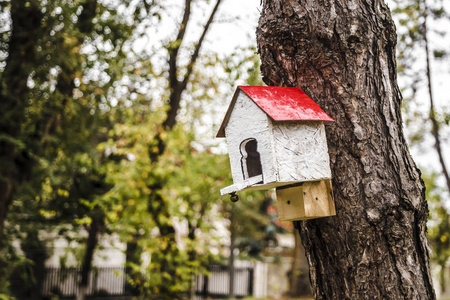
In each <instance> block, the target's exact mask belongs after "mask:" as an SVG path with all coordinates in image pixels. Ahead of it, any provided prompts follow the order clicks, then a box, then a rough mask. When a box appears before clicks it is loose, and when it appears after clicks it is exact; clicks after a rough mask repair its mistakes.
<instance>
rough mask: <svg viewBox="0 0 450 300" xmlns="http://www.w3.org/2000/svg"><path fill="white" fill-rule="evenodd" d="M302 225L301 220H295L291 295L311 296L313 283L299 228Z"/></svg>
mask: <svg viewBox="0 0 450 300" xmlns="http://www.w3.org/2000/svg"><path fill="white" fill-rule="evenodd" d="M299 226H300V222H299V221H294V228H295V230H294V239H295V247H294V251H293V252H294V253H293V255H294V257H293V261H292V270H291V278H290V281H291V282H290V285H289V286H290V287H289V295H290V296H291V297H299V296H302V297H311V285H310V284H309V280H308V279H309V277H308V265H307V264H308V262H307V261H306V257H305V249H303V245H302V239H301V238H300V233H299V231H298V230H297V229H298V228H299Z"/></svg>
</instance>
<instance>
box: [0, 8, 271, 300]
mask: <svg viewBox="0 0 450 300" xmlns="http://www.w3.org/2000/svg"><path fill="white" fill-rule="evenodd" d="M0 10H1V11H0V23H1V25H2V28H5V31H2V33H1V34H0V93H1V97H2V101H1V104H0V110H1V112H2V118H1V120H0V129H1V131H0V144H1V146H2V147H3V146H5V147H4V148H2V150H1V151H0V167H1V169H0V171H1V176H4V175H5V174H6V175H8V176H10V177H9V178H7V179H5V181H7V182H8V183H9V182H11V183H13V185H14V190H15V193H14V196H13V197H12V200H11V203H10V204H7V209H8V210H9V214H8V217H7V220H6V223H5V230H4V233H5V235H4V237H3V238H2V245H1V246H2V252H1V255H2V257H1V259H2V261H1V268H0V269H1V270H2V272H3V273H1V274H0V280H1V281H0V286H1V288H2V289H3V290H0V293H4V295H7V294H8V293H9V292H10V291H9V290H8V280H7V278H8V277H11V276H12V275H14V276H15V275H17V276H19V277H20V278H21V282H22V283H28V284H29V286H26V287H25V285H24V290H26V292H27V293H29V294H28V295H30V294H32V293H36V290H35V289H36V288H37V287H38V282H39V280H40V279H42V278H40V277H42V276H40V275H42V274H38V273H37V272H38V268H39V266H43V262H44V261H45V259H47V258H48V257H50V256H51V255H52V254H53V253H52V252H51V250H50V251H47V249H51V248H52V246H53V243H54V241H55V239H57V238H64V239H65V240H66V241H67V242H68V244H69V245H71V247H72V249H70V250H68V253H66V256H63V257H61V264H62V265H65V264H67V263H68V262H67V257H68V254H69V251H70V252H71V253H72V254H74V256H75V257H76V259H77V263H79V264H81V261H82V260H83V257H86V252H87V250H86V249H87V247H86V245H87V244H86V243H87V240H88V239H87V237H88V235H87V233H88V232H90V230H92V228H93V224H94V223H96V222H95V220H99V219H100V222H99V223H100V224H101V226H100V227H101V228H100V229H99V230H100V233H99V236H100V237H102V238H105V237H107V236H108V235H114V236H117V237H119V239H120V242H121V243H126V244H127V245H128V246H129V247H128V249H127V253H126V254H127V258H130V259H129V260H128V262H127V268H128V271H129V274H128V275H129V277H128V280H129V283H130V285H132V286H134V287H135V288H136V289H137V290H138V291H139V292H140V294H141V296H142V297H150V296H149V295H157V296H156V297H160V298H161V297H162V298H164V297H166V298H171V296H173V295H175V296H177V295H178V296H179V295H180V294H181V293H186V291H189V289H190V287H191V283H192V276H193V275H194V273H195V272H201V271H205V267H206V266H208V265H209V264H211V263H212V262H215V261H218V260H219V259H220V257H219V255H218V253H219V250H220V249H221V247H223V245H222V240H221V239H220V238H221V237H220V236H218V235H217V230H216V224H218V223H220V222H222V221H223V220H224V219H227V218H230V216H231V211H232V210H233V211H234V212H233V218H234V219H235V220H237V222H235V223H234V224H235V226H234V225H233V226H234V227H233V230H235V232H236V233H237V235H238V237H239V239H241V241H242V246H241V250H242V252H247V253H249V254H252V253H254V250H253V249H254V248H256V249H260V247H261V246H260V245H257V246H255V247H253V246H249V245H251V244H255V243H257V242H256V241H257V240H258V239H260V238H263V237H264V236H265V235H264V228H266V226H267V225H268V224H269V221H268V218H267V217H265V216H263V215H262V214H264V212H263V211H261V210H260V209H256V210H255V209H254V208H255V207H259V206H260V204H261V203H262V202H264V201H266V199H265V197H264V195H262V194H261V193H259V194H258V193H251V194H245V195H243V198H242V199H243V200H242V201H241V202H240V203H239V204H238V205H237V206H235V207H234V208H231V205H230V203H229V199H228V198H227V197H220V196H219V190H220V188H221V187H223V186H224V185H226V183H225V182H229V181H230V180H231V179H230V175H229V174H230V172H229V169H228V165H229V163H228V158H227V156H226V155H223V154H220V153H219V152H220V151H219V150H218V149H219V148H218V147H216V146H217V145H216V144H215V142H214V143H212V142H211V141H210V138H211V135H212V133H213V132H214V131H215V130H216V129H217V128H218V126H219V125H220V124H218V123H216V122H220V118H221V116H220V117H219V114H222V113H223V108H222V107H223V106H224V105H225V103H228V101H229V99H231V93H232V92H233V89H234V86H235V85H236V84H251V85H261V84H262V81H261V78H260V76H259V72H258V69H259V59H258V56H257V55H255V49H240V50H239V51H237V52H236V53H235V54H233V55H231V56H230V57H219V56H218V55H217V54H215V53H205V54H202V55H201V56H200V57H199V58H198V61H197V63H196V65H195V67H194V69H193V73H192V74H190V77H189V84H188V85H187V88H186V91H185V92H184V93H183V97H182V102H181V109H180V111H179V112H178V123H177V125H176V126H175V127H174V128H173V130H171V131H169V132H166V131H165V128H162V126H161V124H162V123H163V121H164V119H165V117H166V111H167V101H168V97H169V96H168V95H169V94H170V89H169V80H168V74H167V71H168V66H167V65H164V63H161V62H166V61H167V57H166V56H165V55H167V53H165V54H161V53H162V52H161V49H155V47H156V46H155V47H149V48H143V49H140V50H138V49H139V48H140V47H137V45H140V44H142V43H143V41H145V38H146V35H147V34H148V30H150V29H152V28H157V26H158V25H159V22H161V20H162V19H163V18H165V17H166V16H167V11H166V9H165V7H164V6H162V5H160V4H159V2H158V1H128V0H127V1H119V2H115V1H96V0H84V1H81V0H77V1H69V0H57V1H37V0H32V1H25V0H23V1H11V2H8V1H2V2H0ZM30 15H33V19H32V21H34V22H35V23H33V24H31V25H30V24H28V26H29V28H22V27H20V26H17V24H18V23H17V21H16V20H19V21H21V22H24V23H25V24H27V18H28V17H29V16H30ZM19 29H23V31H21V32H17V34H18V36H19V39H18V40H16V31H15V30H19ZM20 38H23V40H21V39H20ZM169 40H170V39H169ZM25 41H26V42H25ZM166 41H167V39H166V40H163V41H159V42H158V43H159V44H161V45H162V44H164V43H166ZM167 44H168V45H169V46H170V47H175V46H182V49H181V51H182V52H183V53H184V55H187V54H188V53H189V52H190V51H192V50H193V49H194V47H195V45H187V46H186V45H185V44H176V43H175V44H174V43H170V41H168V42H167ZM164 49H166V50H167V49H168V47H166V48H164ZM161 58H163V59H161ZM186 68H187V67H186V66H182V64H180V69H179V70H178V71H179V73H181V74H182V73H183V71H185V70H186ZM4 100H5V101H4ZM220 108H222V111H221V110H220ZM158 138H160V139H163V140H164V142H165V143H166V144H167V147H166V151H164V153H162V154H161V156H160V157H159V159H158V160H157V161H152V160H151V158H150V154H151V153H152V152H153V151H154V150H155V148H156V150H158V149H157V148H158ZM3 149H7V150H8V151H3ZM10 153H12V155H9V154H10ZM8 155H9V156H8ZM6 175H5V176H6ZM0 179H2V180H3V179H4V178H0ZM0 196H1V195H0ZM0 200H1V199H0ZM0 202H1V201H0ZM0 209H1V208H0ZM180 228H181V229H180ZM175 229H176V230H175ZM249 237H250V238H249ZM13 241H14V244H15V245H17V244H19V245H20V246H19V247H20V249H17V248H15V247H13V246H12V245H13ZM244 242H245V243H244ZM133 245H134V246H135V248H132V247H131V246H133ZM249 247H250V248H251V250H249V249H250V248H249ZM32 249H39V251H38V252H33V251H31V250H32ZM258 251H259V250H258ZM19 253H21V254H19ZM258 253H259V252H258ZM143 254H147V255H149V256H150V257H151V262H150V263H147V264H145V263H143V261H142V260H141V257H142V255H143ZM133 256H134V257H135V258H136V257H137V259H131V257H133ZM12 273H14V274H12ZM24 276H25V277H24ZM33 289H34V290H33ZM5 297H7V296H5ZM153 297H155V296H153Z"/></svg>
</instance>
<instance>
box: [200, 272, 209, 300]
mask: <svg viewBox="0 0 450 300" xmlns="http://www.w3.org/2000/svg"><path fill="white" fill-rule="evenodd" d="M208 283H209V276H206V274H203V291H202V296H203V298H204V299H206V298H207V297H208Z"/></svg>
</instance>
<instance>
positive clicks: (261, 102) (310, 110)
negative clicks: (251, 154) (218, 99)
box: [217, 86, 334, 137]
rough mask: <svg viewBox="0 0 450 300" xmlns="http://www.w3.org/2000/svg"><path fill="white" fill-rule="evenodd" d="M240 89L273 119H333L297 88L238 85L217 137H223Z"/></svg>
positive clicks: (330, 120)
mask: <svg viewBox="0 0 450 300" xmlns="http://www.w3.org/2000/svg"><path fill="white" fill-rule="evenodd" d="M240 90H241V91H243V92H244V93H246V94H247V95H248V96H249V97H250V99H252V100H253V101H254V102H255V103H256V105H258V107H259V108H261V109H262V110H263V111H264V112H265V113H266V114H267V115H268V116H269V117H271V118H272V119H273V120H274V121H325V122H327V121H328V122H333V121H334V120H333V119H332V118H331V117H330V116H328V115H327V114H326V113H325V112H324V111H323V110H322V109H321V108H320V107H319V105H317V104H316V103H315V102H314V101H313V100H312V99H311V98H309V97H308V95H306V94H305V92H303V91H302V90H301V89H299V88H295V87H275V86H239V87H238V88H237V90H236V92H235V93H234V96H233V100H232V101H231V103H230V106H229V107H228V111H227V113H226V114H225V118H224V119H223V122H222V125H221V126H220V129H219V132H218V133H217V137H225V126H226V125H227V123H228V119H229V118H230V114H231V111H232V110H233V107H234V103H235V102H236V99H237V95H238V92H239V91H240Z"/></svg>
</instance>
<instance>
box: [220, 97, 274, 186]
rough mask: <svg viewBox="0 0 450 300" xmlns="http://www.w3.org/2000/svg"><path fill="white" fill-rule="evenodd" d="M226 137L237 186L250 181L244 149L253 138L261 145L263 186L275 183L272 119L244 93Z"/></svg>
mask: <svg viewBox="0 0 450 300" xmlns="http://www.w3.org/2000/svg"><path fill="white" fill-rule="evenodd" d="M225 136H226V140H227V147H228V155H229V158H230V165H231V174H232V177H233V183H234V184H239V183H242V182H244V180H245V179H247V178H246V176H245V175H246V174H245V173H247V171H246V170H244V169H245V157H244V156H245V153H243V152H245V151H243V149H244V148H245V147H244V145H245V142H246V141H249V140H251V139H255V140H256V143H257V152H258V154H259V159H260V162H261V168H262V175H263V183H268V182H273V181H274V180H275V172H274V166H273V153H272V145H271V138H270V130H269V117H268V116H267V115H266V114H265V113H264V112H263V111H262V110H261V109H260V108H259V107H258V106H257V105H256V104H255V103H254V102H253V101H252V100H251V99H250V98H249V97H248V96H247V95H246V94H245V93H243V92H240V93H239V94H238V96H237V99H236V103H235V105H234V108H233V110H232V112H231V115H230V118H229V121H228V124H227V126H226V127H225ZM243 157H244V163H243Z"/></svg>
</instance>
